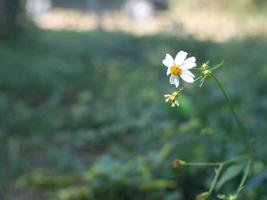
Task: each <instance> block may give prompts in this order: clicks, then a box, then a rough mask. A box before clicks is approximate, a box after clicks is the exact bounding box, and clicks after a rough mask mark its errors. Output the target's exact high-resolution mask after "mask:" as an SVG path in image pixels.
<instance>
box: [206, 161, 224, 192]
mask: <svg viewBox="0 0 267 200" xmlns="http://www.w3.org/2000/svg"><path fill="white" fill-rule="evenodd" d="M223 165H224V164H223V163H221V164H220V165H219V168H218V169H217V170H216V174H215V177H214V179H213V180H212V183H211V186H210V189H209V191H208V195H211V194H212V192H213V190H214V188H215V186H216V183H217V181H218V178H219V176H220V174H221V171H222V168H223Z"/></svg>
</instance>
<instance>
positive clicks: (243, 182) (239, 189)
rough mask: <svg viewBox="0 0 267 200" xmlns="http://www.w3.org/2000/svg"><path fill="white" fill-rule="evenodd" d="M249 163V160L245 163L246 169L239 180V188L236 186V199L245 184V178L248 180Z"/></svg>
mask: <svg viewBox="0 0 267 200" xmlns="http://www.w3.org/2000/svg"><path fill="white" fill-rule="evenodd" d="M251 162H252V161H251V159H250V160H248V162H247V165H246V168H245V171H244V174H243V177H242V180H241V182H240V184H239V186H238V189H237V191H236V193H235V196H236V197H237V196H238V194H239V193H240V191H241V190H242V189H243V188H244V185H245V182H246V180H247V178H248V174H249V170H250V166H251Z"/></svg>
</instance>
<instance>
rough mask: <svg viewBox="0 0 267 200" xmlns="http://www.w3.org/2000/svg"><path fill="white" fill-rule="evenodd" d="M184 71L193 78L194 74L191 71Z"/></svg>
mask: <svg viewBox="0 0 267 200" xmlns="http://www.w3.org/2000/svg"><path fill="white" fill-rule="evenodd" d="M184 71H187V72H186V73H188V75H189V76H192V77H193V78H195V75H194V74H192V72H190V71H189V70H184Z"/></svg>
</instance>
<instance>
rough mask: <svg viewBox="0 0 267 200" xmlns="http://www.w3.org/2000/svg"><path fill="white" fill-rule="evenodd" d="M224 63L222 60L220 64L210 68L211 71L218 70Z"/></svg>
mask: <svg viewBox="0 0 267 200" xmlns="http://www.w3.org/2000/svg"><path fill="white" fill-rule="evenodd" d="M223 63H224V60H222V61H221V62H219V63H218V64H216V65H215V66H214V67H212V68H211V71H213V70H215V69H218V68H219V67H221V66H222V65H223Z"/></svg>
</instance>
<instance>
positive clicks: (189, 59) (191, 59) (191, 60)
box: [184, 57, 196, 63]
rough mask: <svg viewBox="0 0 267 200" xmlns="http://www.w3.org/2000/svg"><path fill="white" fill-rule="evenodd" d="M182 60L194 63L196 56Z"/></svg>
mask: <svg viewBox="0 0 267 200" xmlns="http://www.w3.org/2000/svg"><path fill="white" fill-rule="evenodd" d="M184 62H185V63H191V62H193V63H195V62H196V58H195V57H190V58H187V59H186V60H185V61H184Z"/></svg>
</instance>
